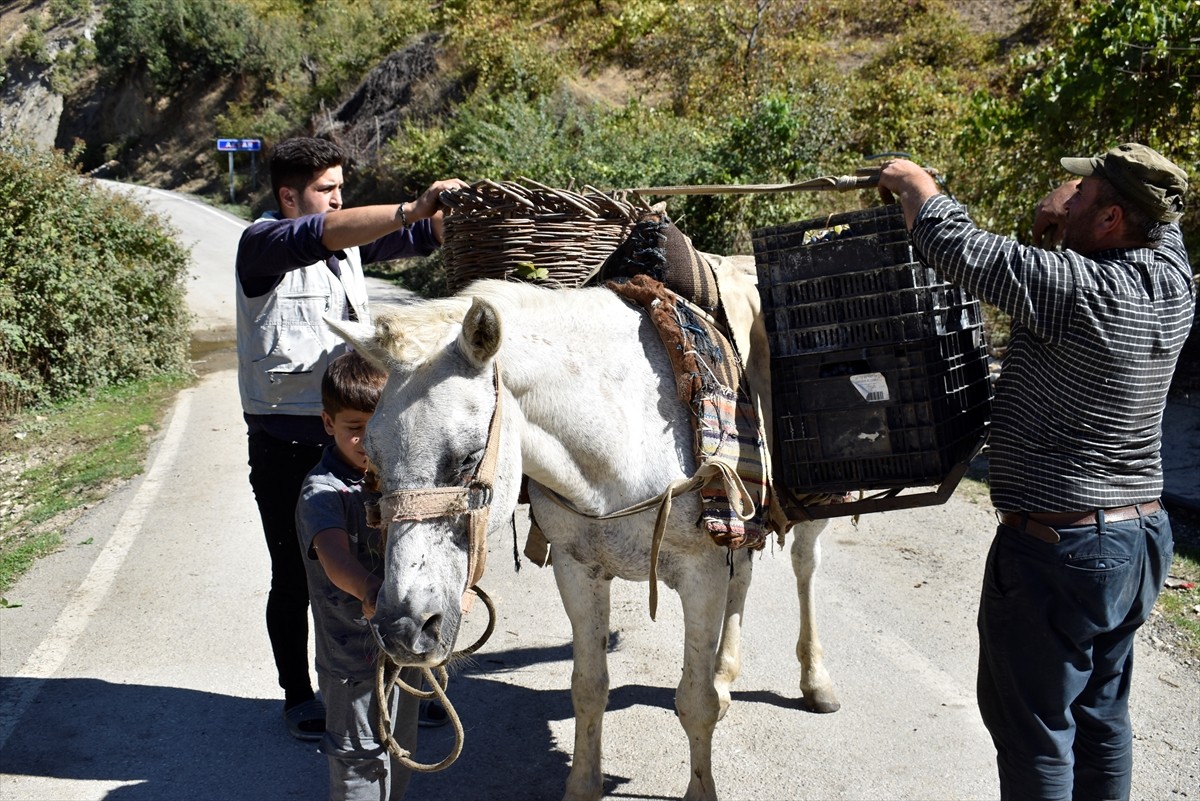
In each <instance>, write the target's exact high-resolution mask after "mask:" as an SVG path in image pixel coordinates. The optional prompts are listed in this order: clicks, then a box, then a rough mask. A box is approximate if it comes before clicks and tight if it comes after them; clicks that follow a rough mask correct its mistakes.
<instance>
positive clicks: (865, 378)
mask: <svg viewBox="0 0 1200 801" xmlns="http://www.w3.org/2000/svg"><path fill="white" fill-rule="evenodd" d="M850 383H851V384H853V385H854V388H855V389H857V390H858V394H859V395H862V396H863V400H865V401H866V402H867V403H879V402H881V401H886V400H890V398H891V396H889V395H888V387H887V380H886V379H885V378H884V377H883V373H861V374H859V375H852V376H850Z"/></svg>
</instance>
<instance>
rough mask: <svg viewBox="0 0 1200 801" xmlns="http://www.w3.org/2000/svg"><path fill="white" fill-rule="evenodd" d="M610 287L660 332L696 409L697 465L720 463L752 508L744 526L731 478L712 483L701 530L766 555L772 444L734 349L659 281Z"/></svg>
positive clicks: (683, 395)
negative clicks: (768, 466)
mask: <svg viewBox="0 0 1200 801" xmlns="http://www.w3.org/2000/svg"><path fill="white" fill-rule="evenodd" d="M606 286H607V287H608V288H609V289H610V290H612V291H613V292H616V293H617V294H618V295H620V296H621V297H623V298H625V299H626V300H628V301H630V302H632V303H634V304H636V305H638V306H640V307H641V308H642V309H644V310H645V311H646V313H647V314H648V315H649V317H650V320H651V322H652V323H653V324H654V327H655V329H656V330H657V331H658V334H659V338H660V339H661V340H662V342H663V345H664V347H665V348H666V351H667V355H668V357H669V358H670V360H671V364H672V367H673V368H674V372H675V381H676V389H677V392H678V396H679V399H680V400H681V401H682V402H684V403H685V404H687V405H688V407H689V408H690V409H691V410H692V422H693V427H694V432H695V438H694V451H695V456H696V461H697V464H698V465H703V464H706V463H708V462H713V461H715V462H721V463H723V464H724V465H726V466H728V468H729V470H730V471H731V472H732V473H734V474H736V475H737V477H738V478H739V479H740V480H741V483H742V485H743V486H744V488H745V490H746V493H747V495H748V497H749V499H750V500H751V502H752V503H753V507H754V508H753V511H752V513H750V514H749V519H743V517H742V516H741V515H739V513H738V511H737V510H736V509H735V508H734V506H733V503H732V502H731V500H730V499H731V497H733V496H737V497H738V498H739V499H740V498H741V492H740V488H738V487H735V486H732V485H731V484H730V482H729V480H728V479H726V480H723V481H720V482H710V483H709V484H707V485H706V486H704V487H703V488H702V489H701V491H700V497H701V505H702V510H701V515H700V517H701V519H700V525H701V526H702V527H703V528H704V529H705V531H707V532H708V534H709V536H711V537H712V538H713V541H714V542H716V543H717V544H719V545H723V546H726V547H729V548H751V549H759V548H762V547H763V545H764V544H765V542H766V532H767V529H766V525H765V519H766V514H767V510H768V508H769V507H770V502H771V497H770V487H769V483H768V481H767V471H766V467H765V459H766V445H765V443H766V440H765V438H764V436H763V434H762V428H761V426H760V425H759V422H758V414H757V412H756V409H755V404H754V403H753V402H752V401H751V399H750V396H749V394H748V393H747V392H746V389H745V387H744V386H743V382H742V380H741V376H742V369H741V361H740V359H739V358H738V356H737V352H736V350H735V349H734V347H733V345H732V343H731V342H730V341H729V340H728V338H727V337H726V336H725V335H724V334H723V333H722V332H721V331H720V330H719V328H718V327H717V326H716V325H715V324H714V323H713V322H711V321H710V320H709V319H707V315H705V314H704V313H703V312H702V311H700V310H698V309H696V307H694V306H691V305H690V304H688V303H687V302H686V301H685V300H683V299H682V298H680V297H679V296H678V295H676V294H675V293H674V292H672V291H671V290H670V289H667V288H666V287H665V286H664V285H663V284H662V282H661V281H656V280H654V279H653V278H650V277H649V276H647V275H636V276H634V277H633V278H631V279H629V280H628V281H624V282H617V281H610V282H609V283H608V284H606Z"/></svg>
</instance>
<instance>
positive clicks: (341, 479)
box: [296, 445, 383, 681]
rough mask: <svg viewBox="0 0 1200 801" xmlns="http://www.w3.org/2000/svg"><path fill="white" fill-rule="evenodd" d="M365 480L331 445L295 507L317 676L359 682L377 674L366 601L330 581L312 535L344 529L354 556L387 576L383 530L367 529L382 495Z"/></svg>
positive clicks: (380, 574) (301, 489) (313, 471)
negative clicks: (372, 505)
mask: <svg viewBox="0 0 1200 801" xmlns="http://www.w3.org/2000/svg"><path fill="white" fill-rule="evenodd" d="M362 482H363V474H362V471H360V470H357V469H355V468H353V467H351V466H350V465H348V464H346V462H344V461H343V460H342V458H341V457H340V456H339V455H338V453H337V450H336V449H335V448H334V446H332V445H330V446H327V447H326V448H325V452H324V454H323V455H322V456H321V461H320V463H318V464H317V466H316V467H314V468H313V469H312V470H311V471H310V472H309V474H308V476H307V477H305V479H304V484H303V485H302V486H301V488H300V500H299V502H298V503H297V504H296V533H297V534H298V535H299V538H300V549H301V552H302V554H303V555H304V569H305V570H306V571H307V573H308V594H309V600H310V602H311V603H312V610H313V620H314V622H315V623H316V645H317V673H319V674H321V675H323V676H328V677H331V678H335V679H352V680H355V681H363V680H365V679H371V678H373V677H374V676H375V655H376V653H377V652H378V646H377V645H376V643H375V637H374V635H373V634H372V632H371V627H370V626H369V625H368V623H367V620H366V619H365V618H364V617H363V615H362V601H360V600H359V599H357V598H355V597H354V596H353V595H351V594H350V593H348V592H344V591H343V590H340V589H338V588H337V587H336V586H335V585H334V584H333V582H331V581H330V580H329V577H328V576H327V575H326V574H325V569H324V568H323V567H321V563H320V561H318V559H317V553H316V551H315V550H313V547H312V543H313V537H315V536H316V535H317V534H318V533H319V532H321V531H324V530H325V529H329V528H341V529H345V531H346V533H347V535H349V538H350V553H352V554H354V556H355V557H356V558H357V559H358V562H359V564H361V565H362V566H363V567H364V568H366V569H367V570H368V571H369V572H371V573H374V574H375V575H377V576H379V577H381V578H382V577H383V554H382V552H381V551H382V548H381V545H380V544H381V541H382V540H381V536H380V532H379V530H378V529H374V528H370V527H368V526H367V513H366V509H365V506H364V504H365V503H366V502H368V501H372V502H373V501H376V500H378V498H379V495H378V493H372V492H369V491H368V490H366V489H364V488H363V484H362Z"/></svg>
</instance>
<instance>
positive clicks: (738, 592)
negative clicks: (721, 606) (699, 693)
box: [715, 550, 754, 718]
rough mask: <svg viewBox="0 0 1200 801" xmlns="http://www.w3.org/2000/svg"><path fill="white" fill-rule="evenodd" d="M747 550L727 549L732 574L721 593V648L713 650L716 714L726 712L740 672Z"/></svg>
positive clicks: (747, 580)
mask: <svg viewBox="0 0 1200 801" xmlns="http://www.w3.org/2000/svg"><path fill="white" fill-rule="evenodd" d="M752 556H753V554H752V552H751V551H749V550H741V551H730V553H729V557H730V559H731V560H732V567H733V576H732V577H731V578H730V581H729V586H728V588H727V590H726V593H725V625H724V626H723V627H722V629H721V647H720V649H719V650H718V651H717V672H716V679H715V683H716V688H717V696H718V698H719V699H720V703H721V711H720V716H721V717H722V718H723V717H725V713H726V712H727V711H729V702H730V693H731V692H732V688H733V683H734V682H735V681H737V677H738V676H739V675H741V673H742V613H743V612H744V610H745V608H746V592H747V591H748V590H749V589H750V576H751V573H752V571H753V569H754V563H753V562H752V561H751V558H752Z"/></svg>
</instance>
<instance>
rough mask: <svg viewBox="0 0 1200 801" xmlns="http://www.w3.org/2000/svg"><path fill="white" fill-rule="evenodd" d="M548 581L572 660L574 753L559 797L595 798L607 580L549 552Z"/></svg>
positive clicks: (571, 800)
mask: <svg viewBox="0 0 1200 801" xmlns="http://www.w3.org/2000/svg"><path fill="white" fill-rule="evenodd" d="M551 564H552V565H553V566H554V580H555V581H556V582H557V583H558V594H559V595H560V596H561V597H562V601H563V606H564V607H565V608H566V610H567V617H569V618H570V619H571V633H572V640H573V643H574V660H573V662H572V668H571V703H572V705H573V706H574V708H575V753H574V755H573V756H572V758H571V773H570V775H569V776H568V777H567V789H566V793H565V794H564V795H563V799H564V801H596V800H597V799H599V798H600V796H601V793H602V792H603V790H604V774H603V772H602V771H601V753H600V734H601V730H602V724H603V719H604V710H605V708H606V707H607V706H608V681H609V679H608V623H609V603H610V597H611V580H610V579H606V578H604V576H603V574H601V573H600V571H599V570H597V569H594V568H589V567H587V566H585V565H582V564H580V563H579V562H577V561H575V560H574V559H572V558H571V557H570V556H569V555H567V554H566V553H565V552H563V551H555V552H554V560H553V561H552V563H551Z"/></svg>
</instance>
